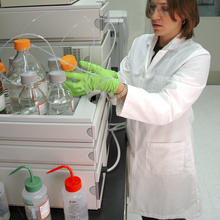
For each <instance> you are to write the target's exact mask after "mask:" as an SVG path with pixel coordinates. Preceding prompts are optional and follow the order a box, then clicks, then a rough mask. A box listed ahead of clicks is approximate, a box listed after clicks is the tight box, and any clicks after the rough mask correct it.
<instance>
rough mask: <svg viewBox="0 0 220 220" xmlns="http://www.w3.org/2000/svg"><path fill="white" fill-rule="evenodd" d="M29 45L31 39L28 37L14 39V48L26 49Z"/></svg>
mask: <svg viewBox="0 0 220 220" xmlns="http://www.w3.org/2000/svg"><path fill="white" fill-rule="evenodd" d="M30 47H31V41H30V40H29V39H17V40H14V48H15V50H27V49H29V48H30Z"/></svg>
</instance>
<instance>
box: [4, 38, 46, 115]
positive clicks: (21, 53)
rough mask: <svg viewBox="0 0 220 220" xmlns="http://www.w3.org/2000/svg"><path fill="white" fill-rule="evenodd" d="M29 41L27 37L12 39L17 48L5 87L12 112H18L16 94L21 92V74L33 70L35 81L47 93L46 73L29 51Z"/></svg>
mask: <svg viewBox="0 0 220 220" xmlns="http://www.w3.org/2000/svg"><path fill="white" fill-rule="evenodd" d="M30 47H31V43H30V40H29V39H17V40H15V41H14V48H15V50H17V54H16V55H15V57H14V59H13V61H12V64H11V66H10V69H9V71H8V80H7V85H8V86H7V88H8V93H9V97H10V100H11V106H12V109H13V112H14V113H16V112H19V111H20V106H19V103H18V95H19V94H20V92H21V89H22V85H21V74H23V73H25V72H28V71H34V72H36V74H37V81H38V84H39V86H40V88H41V90H42V91H43V92H44V94H47V81H46V73H45V71H44V69H43V68H42V66H41V65H40V64H39V62H38V61H37V60H36V58H35V57H34V56H33V55H32V54H31V52H30V50H29V49H30Z"/></svg>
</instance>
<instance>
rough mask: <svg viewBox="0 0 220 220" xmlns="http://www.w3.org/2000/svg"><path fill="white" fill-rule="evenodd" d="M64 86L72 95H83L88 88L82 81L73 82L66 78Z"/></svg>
mask: <svg viewBox="0 0 220 220" xmlns="http://www.w3.org/2000/svg"><path fill="white" fill-rule="evenodd" d="M63 88H64V89H65V90H68V91H69V92H70V93H71V95H72V96H82V95H86V90H85V88H84V87H82V85H81V82H80V81H78V82H73V81H71V80H66V81H65V83H64V84H63Z"/></svg>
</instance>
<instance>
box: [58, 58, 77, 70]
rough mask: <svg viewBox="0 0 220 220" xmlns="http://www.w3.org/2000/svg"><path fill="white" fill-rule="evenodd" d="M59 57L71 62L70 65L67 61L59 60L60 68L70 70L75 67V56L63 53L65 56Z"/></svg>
mask: <svg viewBox="0 0 220 220" xmlns="http://www.w3.org/2000/svg"><path fill="white" fill-rule="evenodd" d="M61 59H62V60H64V61H66V62H67V63H69V64H71V65H68V64H67V63H64V62H62V61H60V65H61V68H62V70H63V71H72V70H74V69H75V68H76V66H77V61H76V58H75V56H73V55H65V56H63V57H61Z"/></svg>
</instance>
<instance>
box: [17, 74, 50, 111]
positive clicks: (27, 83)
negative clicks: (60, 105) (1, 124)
mask: <svg viewBox="0 0 220 220" xmlns="http://www.w3.org/2000/svg"><path fill="white" fill-rule="evenodd" d="M21 83H22V85H23V89H22V90H21V93H20V94H19V97H18V103H19V105H20V113H21V114H23V115H47V113H48V102H47V98H46V96H45V95H44V93H43V91H42V90H41V89H40V87H39V86H38V83H37V74H36V73H35V72H32V71H30V72H26V73H23V74H21Z"/></svg>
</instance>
